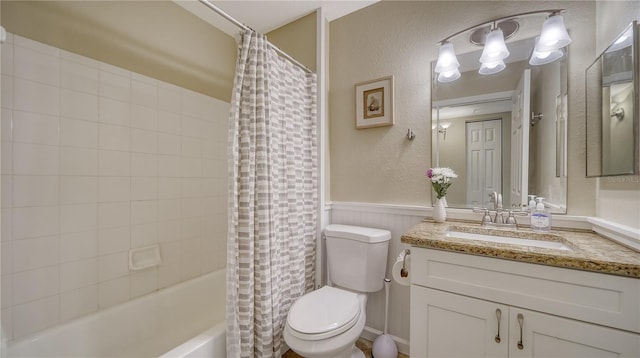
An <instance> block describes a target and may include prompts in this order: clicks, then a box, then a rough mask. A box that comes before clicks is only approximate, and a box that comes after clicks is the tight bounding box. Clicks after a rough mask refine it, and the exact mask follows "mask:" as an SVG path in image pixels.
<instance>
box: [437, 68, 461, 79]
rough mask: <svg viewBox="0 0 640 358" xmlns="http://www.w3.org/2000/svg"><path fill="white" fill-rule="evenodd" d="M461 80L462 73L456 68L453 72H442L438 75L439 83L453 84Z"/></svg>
mask: <svg viewBox="0 0 640 358" xmlns="http://www.w3.org/2000/svg"><path fill="white" fill-rule="evenodd" d="M458 78H460V71H458V69H457V68H456V69H455V70H453V71H447V72H442V73H441V74H439V75H438V82H442V83H446V82H453V81H455V80H457V79H458Z"/></svg>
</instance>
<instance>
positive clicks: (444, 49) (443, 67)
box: [434, 42, 460, 73]
mask: <svg viewBox="0 0 640 358" xmlns="http://www.w3.org/2000/svg"><path fill="white" fill-rule="evenodd" d="M458 67H460V62H458V58H457V57H456V53H455V51H454V50H453V44H452V43H450V42H445V43H443V44H442V45H441V46H440V51H439V53H438V61H437V62H436V68H435V69H434V71H436V73H444V72H451V71H454V70H457V69H458Z"/></svg>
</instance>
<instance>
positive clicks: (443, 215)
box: [431, 197, 447, 223]
mask: <svg viewBox="0 0 640 358" xmlns="http://www.w3.org/2000/svg"><path fill="white" fill-rule="evenodd" d="M445 203H446V199H445V198H444V197H442V198H440V199H437V198H436V202H435V203H434V204H433V214H432V215H431V216H432V218H433V221H435V222H437V223H443V222H445V220H447V208H446V207H445Z"/></svg>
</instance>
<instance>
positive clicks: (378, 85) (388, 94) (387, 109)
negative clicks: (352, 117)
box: [356, 76, 393, 129]
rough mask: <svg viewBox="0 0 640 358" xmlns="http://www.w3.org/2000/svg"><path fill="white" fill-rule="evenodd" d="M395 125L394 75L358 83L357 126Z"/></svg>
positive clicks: (358, 127) (360, 127) (359, 127)
mask: <svg viewBox="0 0 640 358" xmlns="http://www.w3.org/2000/svg"><path fill="white" fill-rule="evenodd" d="M392 125H393V76H389V77H384V78H379V79H377V80H372V81H367V82H361V83H357V84H356V128H357V129H362V128H372V127H382V126H392Z"/></svg>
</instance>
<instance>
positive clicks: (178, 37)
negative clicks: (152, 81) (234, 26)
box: [1, 0, 236, 101]
mask: <svg viewBox="0 0 640 358" xmlns="http://www.w3.org/2000/svg"><path fill="white" fill-rule="evenodd" d="M1 6H2V24H3V26H4V27H5V28H6V29H7V31H9V32H11V33H14V34H17V35H21V36H24V37H27V38H30V39H33V40H36V41H39V42H42V43H45V44H48V45H51V46H56V47H58V48H61V49H63V50H67V51H71V52H74V53H77V54H80V55H83V56H86V57H89V58H93V59H96V60H99V61H103V62H106V63H109V64H112V65H114V66H118V67H122V68H125V69H127V70H130V71H135V72H137V73H140V74H143V75H145V76H150V77H154V78H157V79H160V80H162V81H165V82H169V83H172V84H175V85H178V86H181V87H184V88H188V89H190V90H193V91H196V92H200V93H204V94H206V95H208V96H212V97H214V98H218V99H221V100H224V101H229V99H230V98H231V86H232V84H233V74H234V71H235V59H236V46H235V43H234V40H233V38H232V37H231V36H229V35H227V34H225V33H224V32H222V31H220V30H218V29H216V28H214V27H212V26H211V25H209V24H207V23H206V22H204V21H203V20H201V19H200V18H198V17H196V16H195V15H193V14H191V13H189V12H187V11H186V10H184V9H183V8H181V7H180V6H178V5H176V4H174V3H173V2H172V1H166V0H165V1H2V4H1Z"/></svg>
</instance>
